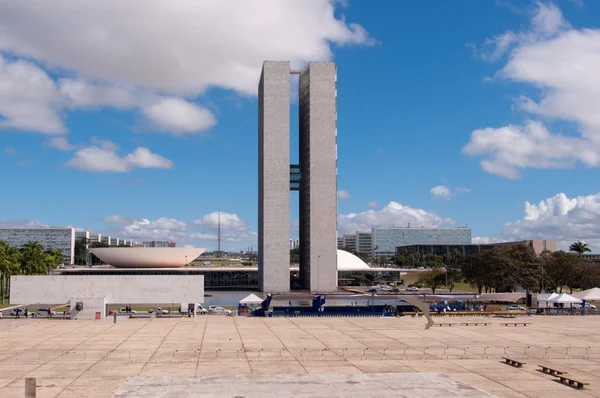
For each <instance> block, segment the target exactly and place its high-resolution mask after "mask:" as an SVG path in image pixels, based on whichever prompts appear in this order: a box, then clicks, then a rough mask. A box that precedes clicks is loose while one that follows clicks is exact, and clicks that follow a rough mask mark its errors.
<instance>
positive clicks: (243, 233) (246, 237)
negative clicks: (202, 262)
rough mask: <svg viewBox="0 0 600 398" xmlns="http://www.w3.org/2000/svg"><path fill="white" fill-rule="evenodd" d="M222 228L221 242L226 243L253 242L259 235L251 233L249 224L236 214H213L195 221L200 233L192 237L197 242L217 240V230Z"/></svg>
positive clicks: (216, 212)
mask: <svg viewBox="0 0 600 398" xmlns="http://www.w3.org/2000/svg"><path fill="white" fill-rule="evenodd" d="M219 223H220V226H221V240H222V241H224V242H245V241H250V242H253V241H255V240H256V239H257V238H258V234H257V233H256V232H254V231H251V230H250V228H249V227H248V224H247V223H246V222H245V221H244V220H242V219H241V218H240V216H238V215H237V214H235V213H227V212H218V211H215V212H212V213H209V214H206V215H204V216H202V217H201V218H199V219H196V220H194V221H193V224H194V225H195V226H197V227H198V228H199V229H200V231H199V232H197V233H195V234H191V235H190V237H191V238H193V239H197V240H217V239H218V234H217V229H218V227H219Z"/></svg>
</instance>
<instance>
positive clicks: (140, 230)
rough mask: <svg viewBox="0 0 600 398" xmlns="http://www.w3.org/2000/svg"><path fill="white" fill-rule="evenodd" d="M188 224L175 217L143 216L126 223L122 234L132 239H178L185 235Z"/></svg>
mask: <svg viewBox="0 0 600 398" xmlns="http://www.w3.org/2000/svg"><path fill="white" fill-rule="evenodd" d="M187 229H188V224H187V223H185V222H183V221H179V220H176V219H174V218H166V217H161V218H158V219H156V220H153V221H151V220H149V219H147V218H142V219H140V220H134V221H132V222H131V223H130V224H128V225H125V226H124V227H123V229H122V230H121V231H120V232H119V233H120V235H121V236H123V237H126V238H132V239H140V240H143V239H155V240H176V239H177V238H182V237H185V231H186V230H187Z"/></svg>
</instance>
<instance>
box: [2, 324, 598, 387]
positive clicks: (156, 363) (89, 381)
mask: <svg viewBox="0 0 600 398" xmlns="http://www.w3.org/2000/svg"><path fill="white" fill-rule="evenodd" d="M472 320H473V318H445V319H437V321H438V322H452V323H455V326H453V327H437V326H434V327H433V328H431V329H430V330H424V329H423V326H424V324H425V321H424V320H423V319H422V318H418V319H417V318H402V319H394V318H245V317H222V316H204V317H196V318H175V319H173V318H171V319H164V318H158V319H130V320H127V321H124V322H118V323H116V324H113V323H112V322H105V321H68V320H57V319H54V320H51V319H35V320H32V319H19V320H11V319H6V318H5V319H3V320H1V321H0V397H2V398H8V397H22V396H23V394H24V386H25V378H27V377H36V378H37V380H38V385H39V386H40V387H39V390H38V396H39V397H61V398H64V397H110V396H111V395H112V394H113V392H114V391H115V389H117V387H118V386H120V385H121V384H122V383H123V382H124V381H125V379H126V378H127V377H129V376H141V377H157V376H176V377H198V376H209V375H218V376H223V377H229V376H231V377H233V376H236V375H279V374H360V373H367V374H371V373H403V374H404V373H422V372H424V373H431V372H433V373H446V374H448V375H451V376H453V377H455V378H456V379H458V380H460V381H463V382H465V383H468V384H470V385H472V386H474V387H476V388H479V389H481V390H483V391H485V392H487V393H489V394H492V395H494V396H497V397H571V396H573V397H589V396H593V397H600V334H598V330H600V317H599V316H586V317H579V316H572V317H567V316H564V317H558V316H548V317H523V318H518V319H516V320H521V321H526V322H530V323H531V324H530V325H529V326H527V327H522V326H520V327H514V326H510V327H506V326H502V325H501V323H504V322H511V321H514V320H513V319H490V320H489V321H490V322H491V323H492V324H491V325H489V326H461V325H459V323H461V322H466V321H472ZM505 354H506V355H508V356H510V357H513V358H515V359H522V360H523V361H525V362H526V363H527V364H526V365H525V366H524V367H523V368H513V367H511V366H508V365H506V364H504V363H503V362H502V360H501V357H502V356H503V355H505ZM538 364H547V365H550V366H553V367H555V368H557V369H560V370H563V371H566V372H568V374H569V375H570V376H572V377H575V378H577V379H580V380H581V381H585V382H589V383H590V385H589V386H587V387H586V388H585V389H584V390H580V391H578V390H575V389H572V388H570V387H567V386H564V385H561V384H559V383H558V382H557V381H556V378H555V377H552V376H549V375H546V374H543V373H541V372H539V371H538V370H537V369H538V368H537V365H538ZM401 389H402V386H401V385H399V386H398V390H399V391H400V390H401Z"/></svg>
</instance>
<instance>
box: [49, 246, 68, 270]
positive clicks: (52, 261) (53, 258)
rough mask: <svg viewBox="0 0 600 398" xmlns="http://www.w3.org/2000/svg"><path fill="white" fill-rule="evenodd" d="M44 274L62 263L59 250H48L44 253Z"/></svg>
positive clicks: (62, 258) (61, 255)
mask: <svg viewBox="0 0 600 398" xmlns="http://www.w3.org/2000/svg"><path fill="white" fill-rule="evenodd" d="M44 259H45V263H46V264H45V265H46V272H50V270H53V269H55V268H57V267H58V266H59V265H61V264H63V263H64V257H63V254H62V252H61V251H60V250H59V249H48V250H46V251H45V252H44Z"/></svg>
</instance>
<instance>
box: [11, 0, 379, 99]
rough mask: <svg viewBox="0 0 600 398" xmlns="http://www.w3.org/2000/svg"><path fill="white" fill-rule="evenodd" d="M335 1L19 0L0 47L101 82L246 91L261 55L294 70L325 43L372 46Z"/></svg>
mask: <svg viewBox="0 0 600 398" xmlns="http://www.w3.org/2000/svg"><path fill="white" fill-rule="evenodd" d="M334 5H335V4H334V2H331V1H329V0H313V1H280V0H260V1H258V0H257V1H252V2H248V1H245V0H229V1H209V2H199V1H195V0H188V1H181V2H179V3H178V5H177V6H173V4H171V3H168V2H163V1H159V0H148V1H146V2H144V4H143V5H140V4H138V3H123V2H121V1H117V0H106V1H102V2H95V1H91V0H88V1H84V0H81V1H77V2H71V1H67V0H63V1H56V2H53V3H52V4H44V5H41V6H40V5H36V6H35V7H32V6H31V4H29V3H28V2H17V3H15V4H13V5H11V7H5V8H4V10H3V12H2V13H1V14H0V26H1V27H2V31H3V34H2V36H1V37H0V49H3V50H4V51H8V52H11V53H14V54H16V55H18V56H24V57H30V58H33V59H37V60H40V61H44V62H45V63H47V64H49V65H52V66H56V67H60V68H64V69H66V70H69V71H72V72H74V73H76V74H77V75H80V76H84V77H85V78H86V79H92V80H96V81H100V82H115V83H121V84H131V85H135V86H140V87H148V88H152V89H155V90H157V91H161V92H168V93H175V94H186V95H188V94H197V93H201V92H202V91H204V90H205V89H206V88H208V87H211V86H220V87H224V88H228V89H233V90H236V91H238V92H243V93H248V94H253V95H254V94H256V83H257V79H258V76H259V75H260V67H261V63H262V61H263V60H265V59H289V60H291V61H292V64H293V65H294V67H300V66H303V64H304V63H305V62H306V61H308V60H313V59H315V60H329V59H331V58H332V51H331V49H330V46H331V44H332V43H333V44H336V45H348V44H371V43H372V40H371V39H370V38H369V36H368V34H367V33H366V31H365V30H364V29H363V28H362V27H361V26H360V25H357V24H353V23H346V22H345V21H344V20H343V19H342V18H341V17H340V18H336V16H335V14H334ZM115 10H118V12H115ZM265 10H268V12H266V11H265ZM132 21H133V22H132ZM232 27H235V28H234V29H232ZM307 27H310V29H307ZM140 32H143V34H140ZM215 38H218V40H217V41H215ZM292 43H293V44H292Z"/></svg>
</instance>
